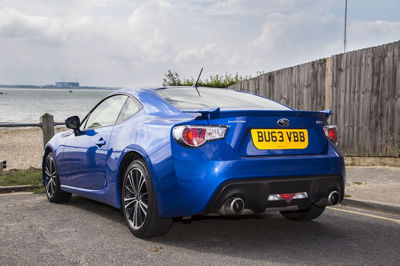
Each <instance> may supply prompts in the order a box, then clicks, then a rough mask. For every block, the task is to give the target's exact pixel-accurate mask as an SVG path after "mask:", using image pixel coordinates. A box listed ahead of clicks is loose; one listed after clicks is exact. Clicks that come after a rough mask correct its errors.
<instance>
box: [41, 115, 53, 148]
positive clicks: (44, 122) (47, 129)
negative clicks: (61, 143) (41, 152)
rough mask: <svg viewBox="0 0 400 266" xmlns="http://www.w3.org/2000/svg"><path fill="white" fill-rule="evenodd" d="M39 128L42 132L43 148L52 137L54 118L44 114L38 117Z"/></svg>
mask: <svg viewBox="0 0 400 266" xmlns="http://www.w3.org/2000/svg"><path fill="white" fill-rule="evenodd" d="M40 123H41V128H42V131H43V146H46V144H47V142H49V140H50V139H51V138H52V137H53V136H54V118H53V116H52V115H51V114H48V113H45V114H44V115H42V116H41V117H40Z"/></svg>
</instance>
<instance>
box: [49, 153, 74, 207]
mask: <svg viewBox="0 0 400 266" xmlns="http://www.w3.org/2000/svg"><path fill="white" fill-rule="evenodd" d="M43 167H44V168H43V180H44V188H45V189H46V196H47V199H48V200H49V201H50V202H53V203H64V202H67V201H69V199H70V198H71V193H68V192H65V191H62V190H61V188H60V177H59V175H58V171H57V166H56V160H55V157H54V154H53V153H52V152H50V153H49V154H47V155H46V158H45V160H44V164H43Z"/></svg>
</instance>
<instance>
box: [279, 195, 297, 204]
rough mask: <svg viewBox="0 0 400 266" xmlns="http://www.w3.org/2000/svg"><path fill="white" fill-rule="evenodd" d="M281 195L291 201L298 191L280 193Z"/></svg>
mask: <svg viewBox="0 0 400 266" xmlns="http://www.w3.org/2000/svg"><path fill="white" fill-rule="evenodd" d="M279 196H280V197H281V198H282V199H284V200H285V201H286V202H287V203H289V202H291V201H292V199H293V197H294V196H296V193H286V194H279Z"/></svg>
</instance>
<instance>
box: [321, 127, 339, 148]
mask: <svg viewBox="0 0 400 266" xmlns="http://www.w3.org/2000/svg"><path fill="white" fill-rule="evenodd" d="M324 131H325V135H326V136H327V137H328V138H329V139H330V140H332V141H333V143H335V144H337V141H338V133H337V129H336V125H331V126H324Z"/></svg>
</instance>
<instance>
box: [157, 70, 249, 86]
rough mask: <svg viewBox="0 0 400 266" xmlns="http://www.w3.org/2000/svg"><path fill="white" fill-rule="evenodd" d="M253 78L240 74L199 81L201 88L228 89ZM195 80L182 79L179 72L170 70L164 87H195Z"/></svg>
mask: <svg viewBox="0 0 400 266" xmlns="http://www.w3.org/2000/svg"><path fill="white" fill-rule="evenodd" d="M249 78H251V76H244V77H243V76H241V75H239V74H238V73H236V74H235V75H232V74H228V73H225V74H224V75H218V74H217V75H211V76H210V78H209V79H205V80H202V79H200V80H199V84H198V85H199V87H214V88H226V87H228V86H230V85H233V84H235V83H238V82H241V81H244V80H247V79H249ZM195 82H196V81H195V79H194V78H193V77H191V78H190V79H185V78H184V79H180V77H179V74H178V73H177V72H172V71H171V70H168V72H167V74H165V78H164V79H163V83H162V84H163V86H193V85H194V83H195Z"/></svg>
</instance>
